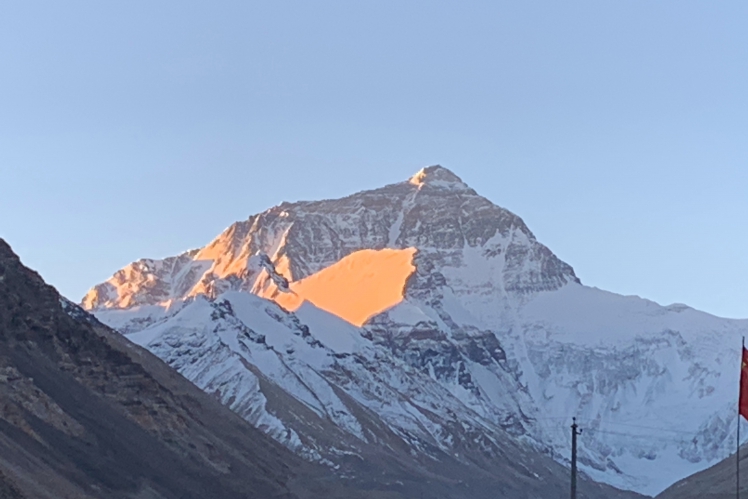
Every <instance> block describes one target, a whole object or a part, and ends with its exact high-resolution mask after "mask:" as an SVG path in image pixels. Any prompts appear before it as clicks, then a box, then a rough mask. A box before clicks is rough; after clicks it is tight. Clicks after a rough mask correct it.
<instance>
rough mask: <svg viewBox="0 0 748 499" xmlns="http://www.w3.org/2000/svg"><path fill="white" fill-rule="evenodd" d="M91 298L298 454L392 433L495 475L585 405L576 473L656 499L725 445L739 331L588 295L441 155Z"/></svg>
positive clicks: (326, 456) (564, 455)
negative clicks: (505, 457) (373, 431)
mask: <svg viewBox="0 0 748 499" xmlns="http://www.w3.org/2000/svg"><path fill="white" fill-rule="evenodd" d="M268 300H270V301H273V302H275V304H272V303H270V302H269V301H268ZM82 305H83V307H84V308H86V309H88V310H90V311H91V312H92V313H94V314H95V315H96V317H98V318H99V319H100V320H101V321H103V322H104V323H106V324H108V325H110V326H112V327H115V328H116V329H118V330H119V331H120V332H122V333H123V334H125V335H126V336H127V337H129V338H130V339H132V340H133V341H135V342H137V343H139V344H141V345H143V346H146V347H147V348H148V349H150V350H151V351H153V352H154V353H156V354H157V355H158V356H159V357H161V358H162V359H164V360H166V361H167V363H169V364H170V365H172V366H173V367H175V368H177V369H178V370H179V371H180V372H182V373H183V374H184V375H185V376H186V377H188V378H189V379H190V380H192V381H193V382H195V383H196V384H197V385H198V386H200V387H201V388H203V389H205V390H206V391H208V392H210V393H214V394H215V395H216V396H218V397H220V398H221V400H222V401H223V402H224V403H226V404H227V405H229V406H230V407H231V408H232V409H234V410H235V411H236V412H238V413H239V414H240V415H242V416H243V417H245V419H247V420H249V421H250V422H252V423H253V424H254V425H256V426H257V427H259V428H262V429H263V430H264V431H266V432H267V433H268V434H270V435H272V436H273V437H274V438H275V439H276V440H278V441H279V442H282V443H283V444H284V445H286V446H287V447H289V448H291V449H293V450H295V451H296V452H297V453H298V454H300V455H302V456H304V457H305V458H306V459H308V460H311V461H317V462H322V463H327V464H328V465H329V466H331V467H333V468H334V467H338V466H339V467H341V469H342V468H344V467H345V461H346V459H343V458H342V457H341V456H342V455H346V456H348V455H351V454H348V453H353V454H359V455H360V454H361V452H363V450H362V449H364V448H366V449H368V450H367V452H368V451H372V452H373V449H374V448H377V449H380V450H381V449H382V448H389V447H392V446H393V445H395V443H396V444H397V446H398V448H401V449H403V450H404V451H405V452H406V453H407V454H410V455H411V456H413V457H415V458H417V459H419V460H421V461H422V462H421V464H420V465H419V466H426V468H427V469H430V468H429V467H428V466H427V465H426V464H428V463H432V462H434V461H438V460H440V459H442V458H443V456H444V455H450V456H452V458H455V459H456V460H457V461H459V462H461V463H463V464H464V465H465V466H467V467H468V468H470V469H481V470H483V471H486V470H491V473H493V472H494V468H492V466H495V465H496V463H497V462H498V463H501V457H500V456H501V452H500V451H499V450H500V449H502V448H505V447H506V445H509V443H508V442H510V441H511V442H512V444H511V445H517V446H519V447H518V448H521V449H525V448H528V447H529V448H531V449H534V450H536V451H540V452H542V453H544V454H545V455H547V456H549V457H551V458H553V459H555V460H556V461H558V462H560V463H563V464H568V459H569V429H568V426H569V424H570V421H571V418H572V416H576V417H577V418H578V420H579V421H580V423H581V425H582V427H583V428H584V432H583V434H582V436H581V437H580V463H581V469H582V470H583V471H584V472H585V473H586V475H587V476H589V477H591V478H594V479H595V480H598V481H603V482H606V483H609V484H612V485H615V486H617V487H620V488H625V489H629V490H634V491H638V492H642V493H647V494H656V493H658V492H660V491H662V490H663V489H664V488H666V487H667V486H668V485H670V484H671V483H673V482H675V481H676V480H679V479H681V478H683V477H685V476H687V475H689V474H691V473H693V472H696V471H699V470H702V469H704V468H706V467H708V466H709V465H710V464H712V463H715V462H717V461H719V460H720V459H722V458H723V457H725V456H726V455H727V453H728V452H729V451H728V449H729V448H730V444H731V442H732V441H733V437H732V435H733V433H734V430H735V424H736V418H735V415H734V397H735V394H736V392H737V389H736V386H737V374H738V372H737V369H735V368H734V366H737V365H738V362H739V344H740V342H739V337H740V336H742V335H744V334H746V332H748V321H745V320H742V321H741V320H728V319H721V318H717V317H714V316H711V315H709V314H705V313H703V312H699V311H696V310H693V309H691V308H689V307H687V306H685V305H671V306H667V307H663V306H660V305H658V304H656V303H653V302H651V301H648V300H644V299H641V298H638V297H633V296H621V295H616V294H614V293H610V292H606V291H603V290H599V289H596V288H591V287H587V286H584V285H583V284H582V283H581V282H580V281H579V279H578V278H577V277H576V275H575V273H574V270H573V269H572V267H571V266H569V265H568V264H566V263H564V262H563V261H561V260H560V259H559V258H558V257H556V256H555V255H554V254H553V253H552V252H551V250H550V249H548V248H547V247H546V246H544V245H543V244H541V243H540V242H539V241H537V239H536V238H535V236H534V235H533V234H532V232H531V231H530V229H529V228H528V227H527V226H526V225H525V223H524V222H523V221H522V219H521V218H519V217H518V216H517V215H515V214H513V213H511V212H509V211H508V210H505V209H503V208H501V207H499V206H496V205H495V204H493V203H492V202H491V201H489V200H488V199H486V198H484V197H481V196H480V195H478V194H477V193H476V192H475V191H474V190H473V189H471V188H470V187H469V186H467V185H466V184H465V183H464V182H462V181H461V179H460V178H459V177H457V176H456V175H455V174H454V173H453V172H451V171H449V170H447V169H446V168H443V167H441V166H432V167H428V168H425V169H423V170H421V171H419V172H418V173H417V174H416V175H414V176H413V177H411V178H410V179H409V180H407V181H405V182H400V183H397V184H392V185H388V186H385V187H382V188H379V189H375V190H370V191H363V192H360V193H357V194H353V195H351V196H348V197H345V198H342V199H336V200H324V201H303V202H297V203H282V204H280V205H279V206H276V207H274V208H271V209H269V210H267V211H265V212H263V213H260V214H258V215H253V216H251V217H249V219H247V220H245V221H240V222H237V223H235V224H233V225H232V226H230V227H229V228H227V229H226V230H225V231H224V232H223V233H222V234H220V235H219V236H218V237H217V238H216V239H215V240H214V241H212V242H211V243H209V244H208V245H207V246H205V247H203V248H200V249H196V250H192V251H188V252H186V253H183V254H181V255H178V256H175V257H171V258H166V259H164V260H150V259H147V260H139V261H137V262H135V263H133V264H131V265H129V266H127V267H126V268H124V269H122V270H120V271H118V272H117V273H115V274H114V276H113V277H112V278H111V279H109V280H108V281H107V282H105V283H102V284H99V285H97V286H95V287H94V288H93V289H92V290H91V291H90V292H89V293H88V294H87V295H86V296H85V297H84V299H83V301H82ZM268 317H270V318H271V321H268V319H267V318H268ZM278 324H280V325H281V326H278ZM241 331H244V333H242V332H241ZM268 352H269V353H268ZM228 359H231V360H228ZM268 359H269V360H268ZM237 366H238V367H237ZM247 373H251V375H249V374H247ZM279 397H282V398H283V400H284V402H283V403H280V402H278V398H279ZM286 401H287V402H288V403H286ZM289 404H294V407H298V410H297V409H295V408H294V409H289V407H290V405H289ZM297 404H298V405H297ZM299 411H304V413H305V415H304V416H300V415H299V414H300V412H299ZM307 414H309V415H307ZM370 415H374V416H376V418H375V419H373V420H372V419H371V418H370ZM372 421H373V423H372ZM372 424H376V425H377V427H380V428H381V429H382V430H383V431H387V432H391V436H392V440H391V442H392V443H390V441H386V442H387V443H384V442H385V440H383V439H382V437H378V436H377V437H374V436H373V435H370V434H369V433H368V431H369V430H367V428H369V427H371V425H372ZM320 428H325V430H324V431H320ZM331 434H335V435H341V437H340V438H338V437H337V436H336V437H335V438H333V439H331V440H326V438H325V436H328V435H331ZM343 437H345V438H343ZM507 438H509V439H510V440H507ZM342 442H346V445H342ZM481 455H482V456H483V457H480V456H481ZM423 463H426V464H423ZM503 466H504V465H503V464H502V465H501V467H503ZM448 468H449V469H452V467H451V465H450V466H448Z"/></svg>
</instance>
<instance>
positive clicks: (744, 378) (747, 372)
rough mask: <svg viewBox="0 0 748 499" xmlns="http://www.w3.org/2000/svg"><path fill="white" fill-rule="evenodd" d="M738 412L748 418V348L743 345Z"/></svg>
mask: <svg viewBox="0 0 748 499" xmlns="http://www.w3.org/2000/svg"><path fill="white" fill-rule="evenodd" d="M738 414H740V415H741V416H743V417H744V418H745V419H748V349H746V348H745V347H743V359H742V360H741V365H740V400H739V401H738Z"/></svg>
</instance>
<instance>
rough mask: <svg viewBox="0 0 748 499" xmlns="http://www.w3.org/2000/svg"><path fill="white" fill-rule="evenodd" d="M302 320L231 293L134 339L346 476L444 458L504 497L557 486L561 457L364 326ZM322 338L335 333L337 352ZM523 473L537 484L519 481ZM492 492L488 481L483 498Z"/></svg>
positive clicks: (430, 466) (314, 317) (429, 464)
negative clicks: (466, 399)
mask: <svg viewBox="0 0 748 499" xmlns="http://www.w3.org/2000/svg"><path fill="white" fill-rule="evenodd" d="M131 313H137V310H136V309H133V310H131ZM105 314H106V313H104V315H105ZM299 316H300V317H303V318H304V319H305V320H306V321H307V324H310V325H311V327H310V326H308V325H307V324H304V323H302V322H301V321H300V320H299V318H298V316H297V315H296V314H292V313H289V312H287V311H285V310H283V309H282V308H280V307H279V306H278V305H276V304H274V303H272V302H270V301H267V300H265V299H263V298H259V297H256V296H253V295H251V294H248V293H245V292H227V293H224V294H222V295H220V296H219V297H217V298H216V299H214V300H208V299H206V298H204V297H197V298H195V299H190V300H188V302H187V303H185V305H184V307H183V308H181V309H180V310H179V311H177V312H175V313H174V314H173V315H172V316H171V317H169V318H167V319H166V320H162V321H160V322H157V323H154V324H152V325H151V326H149V327H147V328H145V329H143V330H141V331H139V332H136V333H130V334H128V335H127V337H128V338H129V339H131V340H132V341H134V342H136V343H138V344H141V345H143V346H146V347H147V348H148V349H150V350H151V351H153V352H154V353H156V354H157V355H158V356H159V357H161V358H162V359H164V360H165V361H166V362H167V363H168V364H169V365H170V366H172V367H173V368H175V369H177V370H178V371H179V372H180V373H182V374H183V375H184V376H186V377H187V378H188V379H190V380H192V381H193V382H194V383H195V384H196V385H197V386H199V387H200V388H202V389H203V390H205V391H206V392H208V393H211V394H213V395H214V396H216V397H217V398H218V399H219V400H221V402H223V403H224V404H226V405H227V406H229V407H230V408H231V409H232V410H234V411H235V412H237V413H238V414H240V415H241V416H242V417H244V418H245V419H247V420H248V421H250V422H251V423H252V424H254V425H255V426H256V427H258V428H260V429H262V430H263V431H265V432H266V433H268V434H269V435H271V436H273V437H274V438H275V439H277V440H278V441H280V442H282V443H283V444H284V445H286V446H287V447H289V448H290V449H292V450H294V451H296V452H297V453H299V454H300V455H302V456H304V457H306V458H307V459H310V460H312V461H316V462H320V463H323V464H327V465H328V466H330V467H333V468H334V469H336V470H337V471H338V472H339V473H340V474H341V476H344V477H350V476H355V475H359V474H361V473H364V472H366V471H367V470H369V469H370V468H371V467H372V466H377V464H376V463H388V462H389V463H394V464H397V465H398V466H406V467H407V469H409V471H408V473H411V474H412V473H420V474H423V475H425V476H428V475H429V474H433V473H434V472H435V471H436V470H435V469H434V468H435V466H437V465H438V466H444V467H445V469H444V470H442V473H443V474H444V476H447V477H450V479H452V480H465V479H469V478H470V477H471V474H473V475H482V474H485V473H488V476H492V477H494V478H492V480H495V481H497V483H500V484H501V485H502V487H508V489H507V494H508V495H507V497H527V498H528V499H529V498H531V497H555V492H554V491H556V490H557V486H554V485H553V484H554V483H558V481H559V480H561V477H562V476H563V475H564V474H565V473H564V472H563V471H562V469H561V467H560V466H558V465H557V464H556V463H553V462H552V461H551V460H550V459H549V460H547V461H545V462H543V461H542V460H541V461H540V462H539V461H538V455H537V454H536V453H535V451H534V450H533V449H532V448H531V447H530V446H528V445H526V444H518V443H516V442H514V441H513V440H512V439H511V438H509V437H508V436H507V435H506V433H505V432H504V431H502V430H501V428H499V427H498V426H496V425H494V424H492V423H491V422H490V421H487V420H485V419H483V418H481V417H480V416H479V415H477V414H475V413H474V412H473V411H471V410H470V409H469V408H468V407H466V406H465V405H464V404H463V403H462V402H461V401H460V400H458V399H457V398H455V397H453V396H452V395H451V394H450V393H449V391H448V390H446V389H445V388H444V387H443V386H442V385H441V384H440V383H438V382H436V381H435V380H434V379H432V378H431V377H429V376H428V375H426V374H424V373H420V372H418V371H416V370H414V369H411V368H409V367H408V366H407V365H406V364H404V363H402V362H401V361H399V360H397V359H394V358H392V357H391V356H390V355H389V354H388V353H389V352H388V351H387V349H385V348H382V347H379V346H377V345H375V344H374V342H372V341H371V340H370V339H367V338H366V337H365V336H362V333H364V331H363V330H361V329H360V328H357V327H355V326H352V325H351V324H349V323H347V322H345V321H343V320H342V319H339V318H337V317H336V316H333V315H331V314H329V313H327V312H324V311H322V310H320V309H317V308H316V307H314V306H313V305H311V304H310V303H305V304H304V305H303V306H302V307H301V308H300V309H299ZM258 331H262V334H260V333H259V332H258ZM318 338H329V339H331V340H332V341H333V342H334V343H335V346H337V347H338V349H337V350H333V349H331V348H328V347H327V346H325V345H324V344H323V343H322V342H320V341H319V339H318ZM346 350H347V352H344V351H346ZM435 463H436V464H435ZM389 465H390V466H391V465H392V464H389ZM447 470H450V471H447ZM466 473H467V474H466ZM475 478H476V476H473V479H475ZM518 478H519V479H520V481H523V482H526V481H530V482H531V484H530V485H528V484H522V485H521V486H519V485H516V484H515V485H511V483H512V482H513V481H516V480H517V479H518ZM484 479H485V477H484ZM513 487H519V488H517V489H516V490H512V488H513ZM585 487H587V493H586V494H585V495H586V496H587V497H609V496H611V494H612V497H623V496H621V495H620V493H619V492H617V491H613V490H611V489H609V490H608V491H607V492H605V491H600V492H598V493H597V494H595V495H590V490H594V489H592V487H594V486H593V485H592V484H590V483H586V484H585ZM494 493H495V492H493V491H491V489H490V488H485V489H483V490H482V491H479V492H476V494H477V495H475V496H474V497H493V496H494ZM549 494H550V495H549Z"/></svg>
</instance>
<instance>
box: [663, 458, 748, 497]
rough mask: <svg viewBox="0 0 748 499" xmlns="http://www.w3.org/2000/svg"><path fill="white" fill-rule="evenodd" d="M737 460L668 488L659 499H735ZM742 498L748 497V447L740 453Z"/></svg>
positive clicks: (722, 463) (707, 470)
mask: <svg viewBox="0 0 748 499" xmlns="http://www.w3.org/2000/svg"><path fill="white" fill-rule="evenodd" d="M735 461H736V458H735V455H734V454H733V455H732V456H730V457H728V458H727V459H724V460H723V461H721V462H719V463H717V464H715V465H714V466H712V467H711V468H709V469H706V470H704V471H701V472H699V473H696V474H694V475H691V476H689V477H688V478H684V479H683V480H681V481H679V482H678V483H675V484H673V485H672V486H671V487H668V489H667V490H665V491H664V492H662V494H660V495H658V496H657V499H734V498H735V497H736V494H735V489H736V486H737V483H736V481H735V475H736V462H735ZM740 497H748V447H743V448H742V449H741V451H740Z"/></svg>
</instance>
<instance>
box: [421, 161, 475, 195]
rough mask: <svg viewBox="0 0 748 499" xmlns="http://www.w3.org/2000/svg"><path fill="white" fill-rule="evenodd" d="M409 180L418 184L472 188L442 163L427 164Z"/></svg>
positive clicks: (461, 188)
mask: <svg viewBox="0 0 748 499" xmlns="http://www.w3.org/2000/svg"><path fill="white" fill-rule="evenodd" d="M409 182H410V183H411V184H413V185H416V186H419V187H421V186H424V185H428V186H430V187H437V188H446V189H458V190H466V189H470V188H469V187H468V186H467V185H466V184H465V183H463V182H462V179H460V177H458V176H457V175H455V174H454V173H452V172H451V171H450V170H448V169H446V168H444V167H443V166H441V165H434V166H427V167H426V168H423V169H421V170H419V171H418V173H416V174H415V175H413V176H412V177H410V180H409Z"/></svg>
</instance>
